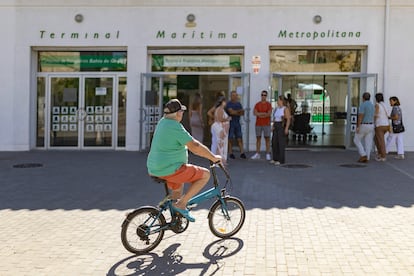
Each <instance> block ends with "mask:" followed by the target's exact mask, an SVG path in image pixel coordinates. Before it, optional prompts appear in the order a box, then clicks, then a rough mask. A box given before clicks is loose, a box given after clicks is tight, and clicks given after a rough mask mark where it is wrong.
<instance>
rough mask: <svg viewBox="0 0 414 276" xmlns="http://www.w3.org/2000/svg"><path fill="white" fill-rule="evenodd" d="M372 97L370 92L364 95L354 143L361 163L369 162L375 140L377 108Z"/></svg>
mask: <svg viewBox="0 0 414 276" xmlns="http://www.w3.org/2000/svg"><path fill="white" fill-rule="evenodd" d="M370 98H371V95H370V94H369V93H368V92H365V93H364V94H363V95H362V104H361V105H360V106H359V112H358V122H357V128H356V131H355V136H354V143H355V146H356V147H357V148H358V152H359V155H360V157H359V159H358V162H361V163H366V162H368V160H369V157H370V154H371V150H372V143H373V141H374V114H375V108H374V105H373V103H372V102H371V101H370ZM362 142H364V144H362Z"/></svg>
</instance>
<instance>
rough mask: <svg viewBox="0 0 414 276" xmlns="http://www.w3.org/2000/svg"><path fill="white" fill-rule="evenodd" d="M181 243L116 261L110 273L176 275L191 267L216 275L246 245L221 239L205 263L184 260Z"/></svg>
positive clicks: (209, 248)
mask: <svg viewBox="0 0 414 276" xmlns="http://www.w3.org/2000/svg"><path fill="white" fill-rule="evenodd" d="M180 245H181V244H179V243H174V244H172V245H170V246H169V247H167V248H166V249H165V250H164V251H163V252H162V255H161V256H158V255H157V254H156V253H148V254H145V255H139V256H137V255H134V256H131V257H128V258H125V259H123V260H121V261H119V262H117V263H116V264H114V265H113V266H112V267H111V268H110V270H109V271H108V273H107V275H108V276H120V275H123V276H138V275H177V274H180V273H183V272H185V271H189V270H197V271H198V270H201V271H200V273H199V275H214V274H216V273H217V272H218V271H219V270H220V269H221V268H222V267H224V265H225V262H224V261H223V260H222V259H224V258H228V257H231V256H234V255H236V254H237V253H238V252H240V250H241V249H242V248H243V246H244V243H243V241H242V240H241V239H238V238H228V239H220V240H217V241H214V242H212V243H210V244H209V245H207V246H206V248H205V249H204V252H203V256H204V257H205V258H206V259H208V260H209V261H208V262H205V263H204V262H200V263H185V262H183V260H184V258H183V256H182V255H180V253H179V252H178V247H180ZM195 273H196V272H195V271H194V274H195ZM192 274H193V273H192Z"/></svg>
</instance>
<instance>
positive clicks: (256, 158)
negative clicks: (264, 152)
mask: <svg viewBox="0 0 414 276" xmlns="http://www.w3.org/2000/svg"><path fill="white" fill-rule="evenodd" d="M251 159H253V160H258V159H260V154H258V153H257V152H256V153H255V154H254V155H253V156H252V157H251Z"/></svg>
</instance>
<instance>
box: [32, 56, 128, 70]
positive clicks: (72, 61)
mask: <svg viewBox="0 0 414 276" xmlns="http://www.w3.org/2000/svg"><path fill="white" fill-rule="evenodd" d="M39 61H40V66H41V68H43V69H46V68H48V67H70V68H72V69H78V70H79V71H87V70H88V69H94V70H93V71H96V70H99V69H102V68H106V69H107V70H110V71H111V70H114V71H126V66H127V58H126V57H124V56H112V55H102V56H101V55H99V56H98V55H41V56H40V60H39Z"/></svg>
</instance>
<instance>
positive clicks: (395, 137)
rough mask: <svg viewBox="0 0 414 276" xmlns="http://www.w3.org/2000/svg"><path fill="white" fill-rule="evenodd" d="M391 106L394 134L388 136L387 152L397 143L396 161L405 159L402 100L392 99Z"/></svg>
mask: <svg viewBox="0 0 414 276" xmlns="http://www.w3.org/2000/svg"><path fill="white" fill-rule="evenodd" d="M390 105H391V106H392V111H391V115H390V118H391V120H392V129H393V132H392V133H390V135H388V138H387V144H386V147H385V148H386V151H387V153H388V152H389V151H390V148H391V145H392V144H394V143H395V142H396V143H397V156H396V157H395V158H396V159H404V158H405V156H404V139H403V138H404V137H403V134H404V125H403V122H402V111H401V107H400V100H399V99H398V98H397V97H390Z"/></svg>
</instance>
